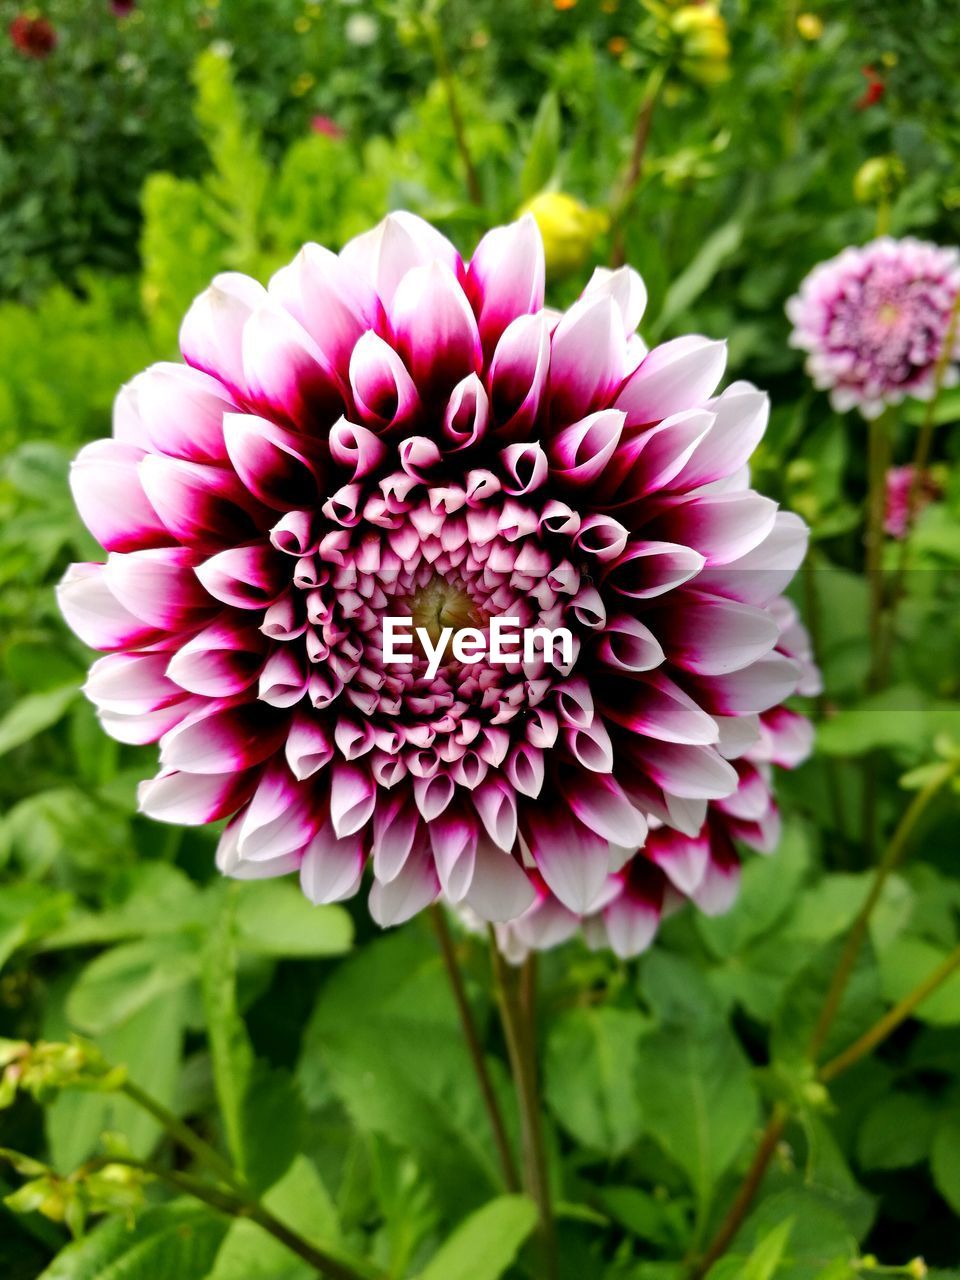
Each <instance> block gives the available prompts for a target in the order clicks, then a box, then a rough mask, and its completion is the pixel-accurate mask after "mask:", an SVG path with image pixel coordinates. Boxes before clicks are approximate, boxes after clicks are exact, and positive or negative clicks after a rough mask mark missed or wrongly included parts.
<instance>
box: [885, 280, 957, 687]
mask: <svg viewBox="0 0 960 1280" xmlns="http://www.w3.org/2000/svg"><path fill="white" fill-rule="evenodd" d="M958 325H960V292H958V294H957V296H956V298H955V300H954V303H953V310H952V311H951V313H950V320H949V323H948V324H947V332H946V336H945V338H944V341H943V350H942V351H941V352H940V355H939V356H938V357H937V363H936V366H935V367H934V371H933V391H932V394H931V396H930V399H929V400H928V401H927V406H926V409H925V410H924V414H923V422H922V424H921V426H920V431H919V434H918V435H917V445H916V448H915V450H914V454H913V474H912V475H911V477H910V488H909V489H908V490H907V513H906V532H905V534H904V538H903V541H902V542H901V543H900V553H899V555H898V557H897V566H896V569H895V571H894V576H893V583H892V585H891V588H890V606H889V609H888V611H887V620H886V627H885V629H884V635H883V640H882V644H881V648H880V658H879V672H880V676H881V679H884V680H885V679H886V677H887V673H888V671H889V668H890V659H891V657H892V654H893V644H894V641H895V639H896V629H897V610H898V609H899V607H900V601H901V600H902V599H903V584H904V578H905V576H906V572H907V561H908V559H909V554H910V528H911V526H912V524H913V521H914V518H915V516H916V511H917V503H918V502H919V499H920V491H921V488H922V485H923V477H924V473H925V472H926V470H927V467H928V466H929V464H930V454H931V452H932V450H933V432H934V428H935V426H936V415H937V403H938V401H939V399H940V393H941V392H942V390H943V383H944V379H945V377H946V373H947V368H948V367H949V365H950V356H951V352H952V351H953V347H954V343H955V342H956V338H957V328H958Z"/></svg>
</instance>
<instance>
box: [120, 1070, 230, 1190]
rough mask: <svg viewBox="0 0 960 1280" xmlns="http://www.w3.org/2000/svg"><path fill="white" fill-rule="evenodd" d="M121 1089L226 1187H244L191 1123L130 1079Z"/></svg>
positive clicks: (227, 1162)
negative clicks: (185, 1121)
mask: <svg viewBox="0 0 960 1280" xmlns="http://www.w3.org/2000/svg"><path fill="white" fill-rule="evenodd" d="M120 1089H121V1092H122V1093H125V1094H126V1096H127V1097H128V1098H129V1099H130V1101H131V1102H134V1103H136V1105H137V1106H138V1107H140V1108H141V1109H142V1110H144V1111H146V1112H147V1113H148V1114H149V1115H151V1116H153V1118H154V1120H156V1121H157V1122H158V1123H159V1124H160V1125H162V1127H163V1128H164V1129H165V1130H166V1132H167V1134H168V1135H169V1136H170V1137H171V1138H172V1139H173V1140H174V1142H178V1143H179V1144H180V1146H181V1147H183V1148H184V1149H185V1150H187V1151H189V1152H190V1154H191V1155H193V1156H194V1157H196V1159H197V1160H198V1161H199V1162H200V1163H201V1164H205V1165H206V1166H207V1168H208V1169H209V1170H210V1171H211V1172H212V1173H215V1174H216V1175H217V1177H218V1178H220V1180H221V1181H222V1182H224V1183H226V1185H227V1186H228V1187H233V1188H234V1189H235V1190H238V1191H243V1190H244V1189H245V1188H244V1183H243V1181H242V1179H241V1178H240V1176H239V1174H238V1173H237V1171H236V1170H235V1169H234V1168H233V1166H232V1165H231V1164H230V1162H229V1161H228V1160H226V1159H224V1157H223V1156H221V1155H220V1153H219V1151H217V1150H216V1149H215V1148H214V1147H212V1146H211V1145H210V1144H209V1143H208V1142H204V1140H203V1138H201V1137H199V1136H198V1135H197V1134H196V1133H194V1131H193V1130H192V1129H191V1128H190V1126H189V1125H187V1124H185V1123H184V1122H183V1121H182V1120H181V1119H180V1118H179V1116H175V1115H174V1114H173V1112H172V1111H168V1110H167V1108H166V1107H165V1106H163V1105H162V1103H160V1102H158V1101H157V1100H156V1098H154V1097H152V1096H151V1095H150V1094H149V1093H147V1092H146V1091H145V1090H143V1089H141V1088H140V1086H139V1085H137V1084H135V1083H134V1082H133V1081H132V1080H125V1081H124V1082H123V1084H122V1085H121V1086H120Z"/></svg>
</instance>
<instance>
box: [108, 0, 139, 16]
mask: <svg viewBox="0 0 960 1280" xmlns="http://www.w3.org/2000/svg"><path fill="white" fill-rule="evenodd" d="M136 7H137V3H136V0H110V8H111V9H112V10H113V12H114V13H115V14H116V16H117V17H118V18H125V17H127V15H128V14H131V13H133V11H134V9H135V8H136Z"/></svg>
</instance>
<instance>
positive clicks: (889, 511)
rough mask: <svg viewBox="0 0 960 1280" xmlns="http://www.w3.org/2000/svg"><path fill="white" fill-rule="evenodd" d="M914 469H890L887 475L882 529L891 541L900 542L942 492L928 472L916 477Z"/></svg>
mask: <svg viewBox="0 0 960 1280" xmlns="http://www.w3.org/2000/svg"><path fill="white" fill-rule="evenodd" d="M916 475H917V469H916V467H912V466H906V467H890V469H889V470H888V471H887V475H886V498H885V507H884V514H883V527H884V529H885V530H886V532H887V533H888V534H889V535H890V537H891V538H898V539H901V540H902V539H903V538H905V537H906V536H907V534H908V533H909V532H910V526H911V524H912V523H913V521H914V520H916V518H917V516H918V515H919V514H920V512H921V511H922V510H923V508H924V507H928V506H929V505H930V503H931V502H934V501H935V500H936V499H937V498H939V497H940V496H941V494H942V493H943V489H942V488H941V486H940V485H939V484H938V482H937V480H936V479H935V478H934V476H932V475H931V474H930V472H929V471H924V472H922V473H921V474H920V475H919V476H917V478H916V480H915V479H914V476H916Z"/></svg>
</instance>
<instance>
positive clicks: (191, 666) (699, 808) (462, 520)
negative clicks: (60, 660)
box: [60, 213, 807, 924]
mask: <svg viewBox="0 0 960 1280" xmlns="http://www.w3.org/2000/svg"><path fill="white" fill-rule="evenodd" d="M543 291H544V256H543V245H542V242H541V239H540V235H539V232H538V230H537V226H536V223H535V222H534V220H533V219H532V218H531V217H525V218H522V219H521V220H520V221H519V222H517V223H514V224H512V225H510V226H506V227H498V228H496V229H494V230H492V231H490V232H489V233H488V234H487V235H486V236H485V237H484V238H483V240H481V242H480V244H479V246H478V247H477V249H476V251H475V253H474V254H473V257H472V258H471V259H470V261H469V262H468V263H464V262H463V261H462V260H461V257H460V255H459V254H458V252H457V251H456V249H455V248H454V247H453V245H452V244H451V243H450V242H449V241H448V240H447V239H446V238H445V237H444V236H442V235H441V234H440V233H439V232H438V231H436V230H435V229H434V228H433V227H431V226H429V225H428V224H427V223H425V222H423V221H422V220H420V219H419V218H416V217H414V216H412V215H411V214H407V213H396V214H391V215H390V216H389V217H388V218H387V219H385V220H384V222H382V223H381V224H380V225H379V226H378V227H376V228H375V229H374V230H372V231H369V232H366V233H364V234H362V235H360V236H358V237H356V238H355V239H353V240H351V241H350V242H349V243H348V244H347V245H346V246H345V247H344V248H343V250H342V251H341V252H340V253H339V254H335V253H332V252H330V251H329V250H327V249H324V248H322V247H321V246H319V245H316V244H312V245H307V246H306V247H305V248H304V249H303V250H302V251H301V252H300V254H299V255H298V256H297V258H296V259H295V260H294V261H293V262H292V263H291V264H290V265H289V266H287V267H284V268H283V269H281V270H280V271H279V272H278V273H277V274H276V275H275V276H274V277H273V279H272V280H271V281H270V283H269V286H268V287H267V288H264V287H262V286H261V285H260V284H258V283H256V282H255V281H254V280H251V279H249V278H247V277H246V276H243V275H238V274H233V273H228V274H225V275H221V276H218V277H217V278H216V279H215V280H214V282H213V284H212V285H211V287H210V288H209V289H208V290H207V291H206V292H205V293H203V294H201V295H200V297H199V298H198V299H197V300H196V301H195V302H194V304H193V306H192V307H191V309H190V311H189V313H188V314H187V316H186V319H185V320H184V323H183V327H182V330H181V335H180V345H181V350H182V353H183V357H184V360H185V363H184V364H178V363H161V364H157V365H154V366H153V367H152V368H150V369H148V370H147V371H146V372H144V373H142V374H140V375H138V376H137V377H136V378H134V380H133V381H132V382H131V383H130V384H129V385H127V386H126V387H125V388H123V390H122V391H121V392H120V394H119V396H118V399H117V402H116V408H115V413H114V423H113V436H112V438H111V439H107V440H100V441H97V442H95V443H93V444H90V445H87V446H86V447H85V448H84V449H83V450H82V451H81V453H80V455H79V456H78V458H77V460H76V462H75V464H74V467H73V470H72V485H73V492H74V495H75V498H76V501H77V504H78V507H79V510H80V513H81V515H82V516H83V518H84V520H85V522H86V523H87V525H88V527H89V528H90V529H91V531H92V532H93V534H94V535H95V536H96V537H97V539H98V540H99V541H100V542H101V544H102V545H103V547H104V548H105V550H106V552H107V556H106V562H105V563H104V564H99V563H90V564H78V565H74V566H72V567H71V569H70V570H69V571H68V572H67V574H66V576H65V578H64V581H63V582H62V584H61V586H60V603H61V608H62V610H63V612H64V614H65V616H66V618H67V620H68V622H69V623H70V625H71V626H72V627H73V629H74V630H75V631H76V632H77V634H78V635H79V636H81V637H82V639H84V640H85V641H86V642H87V643H88V644H90V645H92V646H93V647H94V648H97V649H100V650H103V651H104V652H105V656H104V657H102V658H100V659H99V660H98V661H97V662H96V663H95V664H94V666H93V667H92V669H91V672H90V677H89V680H88V682H87V685H86V691H87V694H88V696H89V697H90V698H91V700H92V701H93V702H94V703H95V705H96V706H97V708H98V711H99V715H100V719H101V721H102V723H103V725H104V728H105V729H106V730H107V731H108V732H109V733H111V734H113V735H114V736H115V737H117V738H118V739H119V740H120V741H122V742H128V743H151V742H158V743H159V750H160V771H159V773H158V774H157V776H156V777H155V778H153V779H152V780H150V781H147V782H145V783H143V784H142V786H141V788H140V793H139V800H140V807H141V809H142V811H143V812H144V813H145V814H147V815H150V816H152V817H153V818H156V819H159V820H162V821H168V822H175V823H188V824H190V823H192V824H204V823H211V822H215V821H218V820H220V819H229V821H228V822H227V823H226V826H225V829H224V830H223V833H222V835H221V837H220V842H219V846H218V851H217V863H218V866H219V867H220V869H221V870H222V871H223V872H224V873H226V874H227V875H231V876H236V877H246V878H257V877H263V876H274V875H283V874H286V873H291V872H297V873H299V877H300V883H301V885H302V887H303V890H304V892H305V893H306V895H307V896H308V897H309V898H310V899H311V900H312V901H314V902H333V901H338V900H341V899H344V898H347V897H349V896H351V895H352V894H354V893H355V892H356V891H357V889H358V887H359V885H360V883H361V880H362V878H363V874H364V870H365V867H367V866H369V867H370V871H371V873H372V874H371V881H372V887H371V890H370V899H369V901H370V908H371V911H372V913H373V915H374V918H375V919H376V920H377V921H378V922H379V923H381V924H389V923H397V922H399V921H401V920H404V919H407V918H408V917H410V916H411V915H413V914H414V913H415V912H417V911H418V910H420V909H421V908H423V907H424V906H426V905H427V904H428V903H431V902H432V901H434V900H435V899H436V898H437V897H438V896H439V895H440V893H441V891H442V892H443V894H444V896H445V897H446V899H447V900H448V901H450V902H452V903H455V904H460V905H463V906H466V907H468V908H470V909H471V910H473V911H474V912H476V913H477V914H478V915H479V916H481V917H482V918H484V919H486V920H491V921H507V920H512V919H515V918H516V917H518V916H521V915H522V914H523V913H524V912H525V911H527V910H528V908H529V907H530V906H531V905H532V904H533V903H534V902H535V900H536V897H537V890H536V885H535V883H534V882H533V881H532V880H531V877H530V876H529V875H528V870H529V871H534V872H535V873H536V875H537V876H538V877H540V878H541V879H542V881H543V883H544V885H546V886H547V887H548V888H549V890H550V892H551V893H552V894H553V895H555V897H556V899H557V901H558V902H559V903H561V904H562V905H563V907H564V908H566V909H567V910H568V911H570V912H573V913H576V914H577V915H589V914H591V913H595V912H596V911H598V910H600V909H601V907H602V906H603V904H604V903H605V901H606V895H607V894H608V892H609V890H608V882H609V877H610V875H611V873H616V872H618V871H621V870H622V869H623V868H624V867H625V866H626V865H627V863H628V861H629V859H631V858H632V857H633V856H634V855H635V854H636V853H637V851H638V850H641V851H642V850H643V848H644V845H645V841H646V839H647V831H648V822H649V821H650V820H653V821H655V822H656V823H658V824H660V826H662V827H670V828H673V829H675V830H677V831H679V832H682V833H697V832H699V831H700V830H701V828H702V826H703V823H704V821H705V820H706V818H707V806H708V804H710V803H711V802H720V801H729V803H730V804H731V805H733V806H736V805H737V800H736V797H737V796H738V795H739V793H740V790H741V787H742V771H741V768H738V757H739V756H740V755H741V754H742V753H743V752H744V751H746V750H747V749H748V748H749V747H750V745H751V744H755V743H757V742H763V741H764V740H765V738H764V733H765V730H764V724H763V721H762V717H763V716H765V715H766V714H767V713H769V712H771V709H773V708H776V707H778V706H779V705H780V704H781V703H782V701H783V699H784V698H785V697H787V696H789V695H790V694H792V693H793V692H794V691H795V690H796V689H797V687H798V684H799V683H800V682H801V680H802V673H803V660H802V655H800V656H798V655H797V654H796V653H795V651H794V648H793V647H791V641H790V639H789V631H790V627H785V623H784V609H785V606H784V605H783V604H782V603H781V601H780V597H781V593H782V591H783V589H784V587H785V585H786V584H787V582H788V581H789V580H790V578H791V577H792V575H793V573H794V572H795V570H796V568H797V567H798V565H799V563H800V560H801V559H802V556H803V553H804V549H805V545H806V536H807V534H806V528H805V526H804V525H803V522H802V521H801V520H800V519H799V518H798V517H797V516H794V515H791V514H788V513H783V512H779V511H778V510H777V507H776V504H775V503H774V502H771V501H770V500H769V499H767V498H765V497H761V496H760V495H759V494H757V493H754V492H753V491H752V490H750V489H749V488H748V487H747V479H746V464H747V459H748V458H749V456H750V454H751V452H752V451H753V449H754V447H755V445H756V443H757V441H758V440H759V439H760V437H761V435H762V433H763V430H764V427H765V424H766V418H767V399H766V396H765V395H763V394H762V393H761V392H759V391H757V390H756V389H755V388H754V387H752V386H750V385H748V384H747V383H743V382H737V383H733V384H732V385H731V386H728V387H727V388H726V389H725V390H724V391H722V392H721V393H719V394H718V393H717V385H718V383H719V381H720V379H721V376H722V374H723V369H724V362H725V347H724V344H723V343H722V342H718V341H710V340H708V339H707V338H703V337H698V336H688V337H682V338H677V339H674V340H672V341H670V342H666V343H664V344H663V345H661V346H659V347H656V348H654V349H653V350H652V351H649V352H648V351H647V349H646V348H645V346H644V345H643V343H642V341H641V340H640V338H639V337H638V336H637V334H636V329H637V325H638V323H639V321H640V318H641V315H642V312H643V308H644V303H645V296H646V295H645V290H644V287H643V284H642V282H641V281H640V279H639V277H638V276H637V275H636V273H635V272H633V271H632V270H630V269H629V268H622V269H621V270H618V271H615V272H610V271H604V270H598V271H597V272H596V273H595V274H594V276H593V278H592V279H591V281H590V282H589V284H588V285H587V287H586V289H585V290H584V291H583V294H582V296H581V297H580V299H579V300H578V301H577V302H576V303H574V305H573V306H572V307H571V308H570V309H569V310H568V311H567V312H566V313H564V314H562V315H560V314H557V313H556V312H553V311H550V310H548V309H545V308H544V305H543ZM388 617H402V618H411V619H412V620H414V621H415V622H417V623H418V625H421V626H422V628H423V631H424V634H425V635H429V636H436V635H439V634H440V633H441V632H442V629H443V628H446V627H455V626H456V627H462V626H466V625H469V626H473V627H474V628H475V629H476V630H478V631H479V632H480V633H481V635H482V634H483V630H484V629H485V628H486V629H488V630H489V628H490V620H491V619H495V618H514V619H516V620H517V623H518V625H519V626H520V627H521V628H524V629H525V634H527V633H530V632H531V629H534V628H544V629H546V630H554V629H556V628H558V627H561V626H562V627H566V628H567V629H568V630H569V631H570V633H571V636H572V641H573V643H572V647H571V652H570V653H569V654H568V655H567V659H568V660H567V659H565V658H564V657H563V656H562V655H561V656H560V657H558V655H557V654H556V651H555V650H554V651H551V652H549V653H548V652H547V649H546V646H544V652H543V653H539V652H537V653H534V654H532V655H528V656H527V657H522V656H517V657H516V658H514V659H511V660H508V661H507V662H506V663H504V664H500V665H496V664H494V663H493V662H492V661H490V660H488V658H484V657H482V656H481V657H480V658H479V660H474V661H472V662H470V663H466V662H463V663H461V662H457V661H455V660H452V661H447V662H446V663H444V664H443V665H441V666H439V667H438V668H437V669H436V671H435V673H434V674H433V676H432V677H431V676H430V675H429V674H428V662H427V658H426V656H425V652H424V651H418V652H416V653H414V654H412V655H411V660H410V661H409V662H408V663H406V664H405V665H397V664H395V663H394V664H391V663H388V662H387V661H386V660H385V655H384V634H385V620H386V619H387V618H388ZM774 714H779V713H774ZM751 813H752V810H751ZM734 816H736V815H734ZM744 821H752V818H751V817H750V816H749V815H747V816H746V817H744ZM659 839H660V838H659V837H658V840H657V841H654V844H653V845H652V846H651V848H655V847H658V841H659ZM640 856H641V857H643V858H644V861H642V862H637V864H636V866H635V868H634V870H633V874H634V875H635V876H636V875H640V874H641V872H642V870H643V868H644V867H645V866H646V865H647V863H649V864H650V865H651V866H655V865H656V866H663V865H670V855H669V853H666V854H664V855H663V856H662V859H660V854H659V852H658V854H657V858H658V859H660V860H659V861H654V860H652V859H651V858H646V856H645V855H643V854H642V853H641V855H640ZM718 859H719V855H715V854H714V853H713V852H712V851H708V854H707V862H708V870H707V871H706V872H705V874H709V875H713V874H717V875H722V874H723V870H724V864H723V862H722V860H718Z"/></svg>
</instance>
